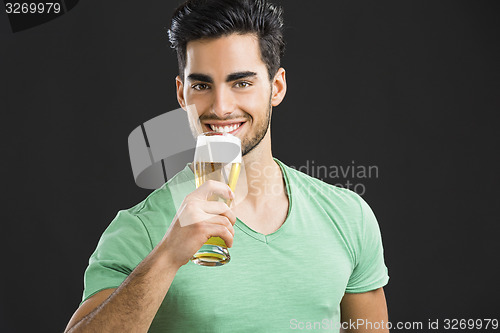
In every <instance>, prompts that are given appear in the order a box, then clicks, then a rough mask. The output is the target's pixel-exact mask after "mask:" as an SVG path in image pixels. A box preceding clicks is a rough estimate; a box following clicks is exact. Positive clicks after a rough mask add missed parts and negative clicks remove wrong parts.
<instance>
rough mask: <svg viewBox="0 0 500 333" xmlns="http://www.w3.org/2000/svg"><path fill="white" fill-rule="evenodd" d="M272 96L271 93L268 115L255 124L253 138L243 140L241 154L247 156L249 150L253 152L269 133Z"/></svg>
mask: <svg viewBox="0 0 500 333" xmlns="http://www.w3.org/2000/svg"><path fill="white" fill-rule="evenodd" d="M271 97H272V95H269V105H268V107H267V113H266V117H265V118H264V119H262V121H261V122H260V123H259V124H256V125H255V126H256V127H255V135H254V136H253V137H251V138H244V139H243V140H242V141H241V154H242V155H243V156H245V155H246V154H248V153H249V152H251V151H252V150H253V149H254V148H255V147H257V146H258V145H259V143H260V142H261V141H262V139H264V137H265V136H266V134H267V131H268V130H269V124H270V123H271V108H272V105H271Z"/></svg>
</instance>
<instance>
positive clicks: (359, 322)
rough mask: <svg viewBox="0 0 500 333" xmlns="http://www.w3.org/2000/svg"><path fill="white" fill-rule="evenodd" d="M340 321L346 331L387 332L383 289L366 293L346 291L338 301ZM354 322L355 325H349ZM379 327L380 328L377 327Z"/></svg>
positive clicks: (347, 332) (360, 332)
mask: <svg viewBox="0 0 500 333" xmlns="http://www.w3.org/2000/svg"><path fill="white" fill-rule="evenodd" d="M340 310H341V316H342V318H341V322H342V323H343V325H344V326H343V327H346V328H347V329H344V330H341V332H346V333H354V332H356V333H363V332H378V333H387V332H389V330H388V329H387V321H388V320H389V319H388V315H387V303H386V300H385V294H384V289H383V288H379V289H376V290H372V291H369V292H366V293H359V294H348V293H346V294H345V295H344V297H343V298H342V302H340ZM351 323H354V324H355V325H350V324H351ZM378 328H380V329H378Z"/></svg>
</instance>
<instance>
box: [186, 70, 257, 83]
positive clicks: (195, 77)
mask: <svg viewBox="0 0 500 333" xmlns="http://www.w3.org/2000/svg"><path fill="white" fill-rule="evenodd" d="M254 76H257V73H255V72H250V71H246V72H236V73H231V74H229V75H228V76H227V77H226V82H231V81H236V80H240V79H244V78H249V77H254ZM188 80H190V81H201V82H207V83H213V82H214V80H213V79H212V77H211V76H210V75H206V74H200V73H192V74H189V75H188Z"/></svg>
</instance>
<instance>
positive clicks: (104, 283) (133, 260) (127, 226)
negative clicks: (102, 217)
mask: <svg viewBox="0 0 500 333" xmlns="http://www.w3.org/2000/svg"><path fill="white" fill-rule="evenodd" d="M152 248H153V246H152V243H151V239H150V237H149V234H148V232H147V230H146V228H145V226H144V224H143V223H142V221H141V220H140V219H139V217H137V216H136V215H134V214H132V213H131V212H129V211H127V210H122V211H120V212H118V214H117V216H116V217H115V218H114V219H113V221H112V222H111V224H110V225H109V226H108V228H107V229H106V230H105V231H104V233H103V234H102V236H101V238H100V240H99V243H98V244H97V248H96V249H95V251H94V253H93V254H92V255H91V257H90V259H89V265H88V267H87V269H86V271H85V275H84V287H85V288H84V291H83V298H82V302H83V301H85V300H86V299H87V298H89V297H90V296H92V295H94V294H95V293H97V292H99V291H101V290H103V289H109V288H117V287H119V286H120V284H121V283H122V282H123V281H124V280H125V279H126V278H127V276H128V275H129V274H130V273H131V272H132V271H133V270H134V268H135V267H136V266H137V265H138V264H139V263H140V262H141V261H142V260H143V259H144V258H145V257H146V256H147V255H148V254H149V253H150V252H151V250H152Z"/></svg>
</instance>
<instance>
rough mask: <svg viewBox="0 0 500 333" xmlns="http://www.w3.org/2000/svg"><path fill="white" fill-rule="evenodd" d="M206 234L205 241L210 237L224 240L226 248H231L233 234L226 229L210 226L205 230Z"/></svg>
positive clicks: (215, 225)
mask: <svg viewBox="0 0 500 333" xmlns="http://www.w3.org/2000/svg"><path fill="white" fill-rule="evenodd" d="M207 231H208V234H207V235H206V237H207V240H208V239H209V238H210V237H215V236H217V237H220V238H222V239H223V240H224V242H225V243H226V246H227V247H232V246H233V234H232V233H231V232H230V231H229V229H228V228H226V227H225V226H222V225H220V224H212V225H211V227H210V228H207Z"/></svg>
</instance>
